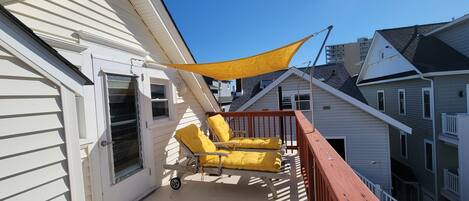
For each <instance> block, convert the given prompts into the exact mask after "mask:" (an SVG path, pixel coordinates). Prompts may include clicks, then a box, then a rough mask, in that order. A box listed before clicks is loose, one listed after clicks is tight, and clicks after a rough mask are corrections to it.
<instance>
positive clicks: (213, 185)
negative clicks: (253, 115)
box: [144, 154, 307, 201]
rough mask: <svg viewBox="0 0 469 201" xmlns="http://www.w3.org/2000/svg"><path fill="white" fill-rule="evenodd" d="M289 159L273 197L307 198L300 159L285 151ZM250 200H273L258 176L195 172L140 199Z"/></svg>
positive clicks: (284, 199)
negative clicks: (176, 184)
mask: <svg viewBox="0 0 469 201" xmlns="http://www.w3.org/2000/svg"><path fill="white" fill-rule="evenodd" d="M286 157H287V158H289V159H290V161H291V167H292V168H291V177H290V179H288V180H276V181H274V185H275V188H276V189H277V194H278V197H277V199H276V200H282V201H286V200H292V201H299V200H307V196H306V192H305V187H304V184H303V183H304V182H303V178H302V176H301V174H300V159H299V157H298V155H297V154H287V155H286ZM169 200H174V201H176V200H178V201H179V200H182V201H184V200H188V201H189V200H190V201H201V200H203V201H212V200H213V201H219V200H223V201H240V200H241V201H251V200H273V197H272V193H271V192H270V190H269V189H268V188H267V187H266V185H265V184H264V182H263V181H262V180H261V179H259V178H254V177H251V178H248V177H240V176H231V177H230V176H228V175H223V176H221V177H216V176H208V175H201V174H195V175H191V176H188V177H186V178H185V180H184V181H183V185H182V187H181V189H179V190H178V191H175V190H172V189H171V187H170V186H169V182H168V181H165V182H164V183H163V185H162V186H161V187H160V188H158V189H156V190H155V191H154V192H153V193H152V194H150V195H149V196H148V197H146V198H145V199H144V201H169Z"/></svg>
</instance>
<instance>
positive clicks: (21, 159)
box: [0, 49, 70, 200]
mask: <svg viewBox="0 0 469 201" xmlns="http://www.w3.org/2000/svg"><path fill="white" fill-rule="evenodd" d="M0 58H1V59H0V63H1V65H2V70H0V83H1V84H0V147H2V148H1V149H0V159H1V160H0V189H8V191H0V200H30V199H31V198H32V197H34V199H36V200H48V199H52V198H58V197H62V198H64V199H69V197H70V196H69V187H68V186H69V184H68V176H67V175H68V173H67V171H68V168H67V161H66V160H67V158H66V149H65V144H64V143H65V137H64V129H63V119H62V116H63V114H62V106H61V99H60V91H59V90H58V88H59V87H58V86H56V85H54V84H52V83H51V82H50V81H49V80H47V79H45V78H44V77H43V76H41V75H40V74H39V73H37V72H36V71H34V70H33V69H32V68H30V67H28V66H27V65H26V64H24V63H22V62H21V61H20V60H19V59H17V58H15V57H13V56H12V55H10V54H9V53H7V52H6V51H5V50H3V49H0Z"/></svg>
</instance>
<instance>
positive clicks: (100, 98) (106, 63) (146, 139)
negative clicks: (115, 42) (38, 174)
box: [91, 57, 157, 200]
mask: <svg viewBox="0 0 469 201" xmlns="http://www.w3.org/2000/svg"><path fill="white" fill-rule="evenodd" d="M92 60H93V69H94V71H95V73H94V78H95V79H94V80H95V97H96V111H97V112H96V117H97V125H98V127H97V129H98V139H97V142H96V145H95V148H96V149H97V150H98V155H99V158H98V159H95V160H92V161H91V163H92V164H93V163H95V164H98V166H99V168H98V170H96V171H99V173H100V175H101V177H100V179H99V180H100V183H99V184H96V185H99V186H100V188H101V196H102V197H101V196H100V197H101V198H102V200H106V198H107V197H108V196H107V195H106V193H109V192H107V191H111V192H112V190H108V189H111V188H113V187H118V185H119V184H122V185H124V184H125V183H123V182H126V181H127V183H129V182H135V181H134V180H135V179H136V178H134V176H136V175H137V174H142V173H143V171H148V174H145V175H148V176H149V177H148V178H149V180H148V181H145V183H146V184H148V185H145V186H144V190H142V192H141V194H140V195H138V196H139V197H136V198H133V199H139V198H141V197H143V196H145V195H147V194H148V193H149V192H151V191H153V190H154V189H155V188H156V183H157V182H156V177H154V176H153V175H154V173H152V170H155V162H154V159H153V158H154V152H153V140H152V137H151V133H150V132H149V129H148V128H147V127H146V125H147V124H146V122H147V121H148V112H147V111H148V110H149V109H148V107H149V105H148V103H147V101H146V100H145V96H147V94H146V91H147V90H146V89H145V88H146V86H145V82H144V78H145V68H143V67H142V66H135V65H132V64H130V63H122V62H118V61H112V60H109V59H104V58H99V57H93V59H92ZM104 74H115V75H122V76H133V77H136V76H137V77H138V78H137V82H138V91H139V92H138V103H137V104H138V108H139V109H138V116H139V127H140V139H141V140H140V143H141V146H142V160H143V169H142V170H140V171H139V172H137V173H135V174H133V175H132V176H130V177H127V178H125V179H123V180H121V181H119V182H117V183H114V181H112V177H111V174H113V173H111V172H113V170H111V169H108V168H110V165H109V164H104V163H109V162H110V161H109V160H107V159H110V158H109V157H112V156H110V155H108V156H104V154H110V153H109V151H107V147H105V148H103V147H101V145H100V142H101V140H103V139H104V138H107V137H108V135H109V132H108V130H107V129H108V126H109V119H108V114H109V106H108V100H107V99H108V94H107V93H108V92H107V90H108V89H107V83H105V82H106V79H105V75H104ZM105 150H106V151H105ZM97 160H99V161H97ZM106 171H107V172H106ZM108 175H109V176H108ZM140 176H142V175H140ZM132 178H134V180H132ZM108 179H109V180H108ZM91 190H92V191H94V189H91ZM128 192H132V189H130V188H129V190H128Z"/></svg>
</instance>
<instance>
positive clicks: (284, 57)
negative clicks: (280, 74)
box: [167, 35, 314, 80]
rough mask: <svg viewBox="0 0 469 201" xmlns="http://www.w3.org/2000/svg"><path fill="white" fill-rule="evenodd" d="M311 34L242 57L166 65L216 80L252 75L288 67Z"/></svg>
mask: <svg viewBox="0 0 469 201" xmlns="http://www.w3.org/2000/svg"><path fill="white" fill-rule="evenodd" d="M313 36H314V35H310V36H307V37H305V38H303V39H301V40H299V41H296V42H294V43H290V44H288V45H286V46H283V47H280V48H277V49H274V50H271V51H267V52H264V53H261V54H258V55H255V56H250V57H246V58H242V59H236V60H231V61H224V62H216V63H205V64H167V66H170V67H173V68H177V69H181V70H185V71H190V72H194V73H198V74H201V75H205V76H207V77H211V78H214V79H217V80H234V79H238V78H245V77H252V76H256V75H261V74H265V73H270V72H274V71H278V70H282V69H286V68H288V64H289V63H290V60H291V59H292V58H293V55H295V53H296V51H297V50H298V48H300V47H301V45H303V43H305V42H306V41H307V40H308V39H310V38H311V37H313Z"/></svg>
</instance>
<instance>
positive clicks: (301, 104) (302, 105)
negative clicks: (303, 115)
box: [295, 94, 310, 110]
mask: <svg viewBox="0 0 469 201" xmlns="http://www.w3.org/2000/svg"><path fill="white" fill-rule="evenodd" d="M309 98H310V97H309V94H299V95H295V109H296V110H309V109H310V107H309V102H310V101H309Z"/></svg>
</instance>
